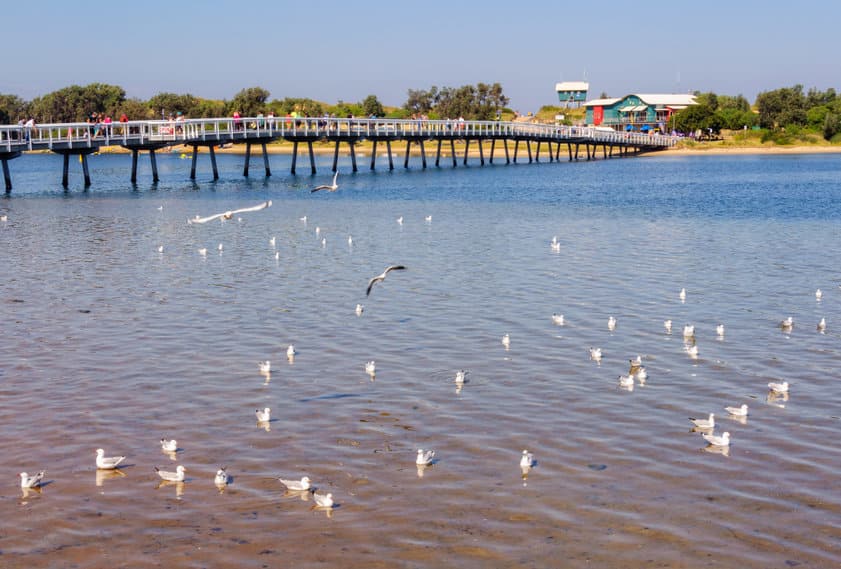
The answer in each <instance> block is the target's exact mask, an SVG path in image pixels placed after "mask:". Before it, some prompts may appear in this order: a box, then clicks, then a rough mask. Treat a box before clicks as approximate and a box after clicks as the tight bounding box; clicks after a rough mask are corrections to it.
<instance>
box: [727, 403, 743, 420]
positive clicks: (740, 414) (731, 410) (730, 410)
mask: <svg viewBox="0 0 841 569" xmlns="http://www.w3.org/2000/svg"><path fill="white" fill-rule="evenodd" d="M724 410H725V411H727V412H728V413H730V414H731V415H735V416H737V417H747V415H748V406H747V405H746V404H745V403H742V406H741V407H725V408H724Z"/></svg>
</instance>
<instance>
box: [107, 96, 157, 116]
mask: <svg viewBox="0 0 841 569" xmlns="http://www.w3.org/2000/svg"><path fill="white" fill-rule="evenodd" d="M123 113H125V115H126V116H127V117H128V119H129V120H130V121H142V120H148V119H154V118H156V117H155V112H154V111H153V110H152V109H150V108H149V103H148V102H146V101H141V100H140V99H126V100H125V101H123V102H122V104H121V105H120V106H119V107H117V110H116V111H115V112H114V116H116V117H118V116H120V115H122V114H123ZM157 118H160V115H157Z"/></svg>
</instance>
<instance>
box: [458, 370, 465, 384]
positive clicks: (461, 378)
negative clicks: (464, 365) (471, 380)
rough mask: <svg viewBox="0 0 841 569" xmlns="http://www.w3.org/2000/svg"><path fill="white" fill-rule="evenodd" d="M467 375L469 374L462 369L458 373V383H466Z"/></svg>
mask: <svg viewBox="0 0 841 569" xmlns="http://www.w3.org/2000/svg"><path fill="white" fill-rule="evenodd" d="M466 375H467V372H466V371H464V370H463V369H460V370H458V371H457V372H456V383H457V384H459V385H462V384H463V383H464V377H465V376H466Z"/></svg>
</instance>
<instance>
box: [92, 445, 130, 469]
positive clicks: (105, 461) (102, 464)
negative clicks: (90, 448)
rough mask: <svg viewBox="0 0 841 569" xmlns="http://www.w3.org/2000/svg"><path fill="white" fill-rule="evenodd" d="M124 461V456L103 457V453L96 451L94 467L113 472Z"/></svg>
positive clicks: (99, 449)
mask: <svg viewBox="0 0 841 569" xmlns="http://www.w3.org/2000/svg"><path fill="white" fill-rule="evenodd" d="M125 459H126V457H124V456H105V451H104V450H102V449H101V448H98V449H96V467H97V468H101V469H102V470H113V469H115V468H117V465H118V464H120V463H121V462H123V461H124V460H125Z"/></svg>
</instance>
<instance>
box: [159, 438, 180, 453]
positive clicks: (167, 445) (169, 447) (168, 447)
mask: <svg viewBox="0 0 841 569" xmlns="http://www.w3.org/2000/svg"><path fill="white" fill-rule="evenodd" d="M161 450H162V451H164V452H175V451H177V450H178V442H177V441H176V440H175V439H171V440H166V439H161Z"/></svg>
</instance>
